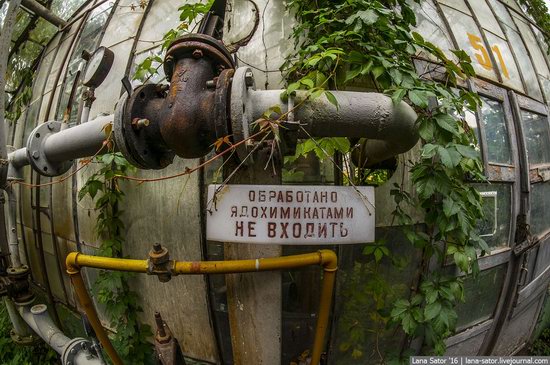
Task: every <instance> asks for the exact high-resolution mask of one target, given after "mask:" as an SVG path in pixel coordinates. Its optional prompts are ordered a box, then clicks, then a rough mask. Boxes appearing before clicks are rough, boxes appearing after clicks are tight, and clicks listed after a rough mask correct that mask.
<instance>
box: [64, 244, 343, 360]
mask: <svg viewBox="0 0 550 365" xmlns="http://www.w3.org/2000/svg"><path fill="white" fill-rule="evenodd" d="M337 261H338V259H337V257H336V254H335V253H334V252H333V251H331V250H320V251H318V252H313V253H307V254H302V255H292V256H283V257H272V258H265V259H262V258H260V259H251V260H231V261H195V262H185V261H174V260H172V261H170V262H169V267H170V268H171V271H172V275H203V274H230V273H244V272H256V271H273V270H287V269H296V268H299V267H304V266H310V265H321V266H323V270H324V272H323V286H322V289H321V301H320V304H319V314H318V316H317V317H318V318H317V327H316V330H315V339H314V341H313V349H312V355H311V365H318V364H319V361H320V360H321V353H322V352H323V348H324V342H325V334H326V331H327V328H328V320H329V315H330V307H331V304H332V295H333V291H334V281H335V276H336V271H337V270H338V267H337ZM66 264H67V273H68V274H69V276H70V277H71V281H72V283H73V286H74V287H75V292H76V294H77V296H78V298H79V300H80V304H81V305H82V307H83V309H84V312H85V313H86V315H87V316H88V319H89V320H90V323H91V324H92V327H93V328H94V330H95V332H96V334H97V336H98V339H99V341H100V342H101V344H102V345H103V347H104V348H105V351H106V352H107V354H108V355H109V357H110V358H111V360H113V363H114V364H115V365H119V364H122V360H120V358H119V356H118V354H117V353H116V351H115V350H114V348H113V346H112V344H111V342H110V340H109V338H108V337H107V335H106V333H105V330H104V329H103V326H102V325H101V323H100V322H99V319H98V317H97V312H96V310H95V308H94V306H93V304H92V302H91V299H90V296H89V295H88V292H87V291H86V287H85V286H84V282H83V281H82V276H81V275H80V268H82V267H92V268H96V269H104V270H115V271H131V272H141V273H146V272H147V269H148V267H149V262H148V260H131V259H117V258H110V257H100V256H88V255H82V254H80V253H77V252H71V253H69V255H67V260H66Z"/></svg>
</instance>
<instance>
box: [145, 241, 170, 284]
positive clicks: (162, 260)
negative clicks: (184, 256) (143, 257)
mask: <svg viewBox="0 0 550 365" xmlns="http://www.w3.org/2000/svg"><path fill="white" fill-rule="evenodd" d="M172 267H173V262H172V261H170V253H169V252H168V249H167V248H166V247H163V246H162V245H161V244H160V243H155V244H154V245H153V248H152V249H151V251H149V260H148V266H147V274H149V275H156V276H157V277H158V279H159V281H160V282H161V283H166V282H168V281H170V279H172Z"/></svg>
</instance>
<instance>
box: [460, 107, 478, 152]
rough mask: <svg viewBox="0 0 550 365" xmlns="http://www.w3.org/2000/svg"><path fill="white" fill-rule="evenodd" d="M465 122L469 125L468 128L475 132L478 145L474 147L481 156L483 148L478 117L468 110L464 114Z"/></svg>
mask: <svg viewBox="0 0 550 365" xmlns="http://www.w3.org/2000/svg"><path fill="white" fill-rule="evenodd" d="M464 120H465V121H466V123H467V124H468V127H470V129H472V130H473V131H474V135H475V136H476V142H477V143H476V145H475V146H473V147H474V148H475V150H476V151H477V152H478V153H479V154H481V148H480V147H479V128H478V125H477V118H476V115H475V114H474V113H473V112H472V111H470V110H466V111H465V112H464Z"/></svg>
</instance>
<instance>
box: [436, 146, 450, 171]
mask: <svg viewBox="0 0 550 365" xmlns="http://www.w3.org/2000/svg"><path fill="white" fill-rule="evenodd" d="M437 154H438V155H439V158H440V159H441V163H443V165H445V167H447V168H449V169H452V168H453V167H454V165H453V160H452V158H451V155H450V154H449V151H447V149H446V148H445V147H443V146H437Z"/></svg>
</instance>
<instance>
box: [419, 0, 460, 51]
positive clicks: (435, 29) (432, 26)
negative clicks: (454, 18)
mask: <svg viewBox="0 0 550 365" xmlns="http://www.w3.org/2000/svg"><path fill="white" fill-rule="evenodd" d="M410 5H411V7H412V8H413V10H414V13H415V14H416V27H415V29H416V30H417V31H418V33H420V34H422V36H423V37H424V38H425V39H426V40H427V41H430V42H432V43H433V44H435V45H436V46H438V47H439V48H440V49H441V50H442V51H443V52H445V53H446V54H447V56H448V57H453V56H452V54H450V52H448V50H449V49H452V48H454V47H453V45H452V43H451V41H450V38H449V34H448V31H447V29H446V28H445V26H444V25H443V21H442V20H441V17H440V16H439V13H438V12H437V8H436V7H435V5H434V4H433V2H431V1H422V2H421V3H420V4H418V3H415V2H410ZM421 54H422V55H423V56H424V57H429V58H434V57H433V55H430V54H426V53H425V52H421Z"/></svg>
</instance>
